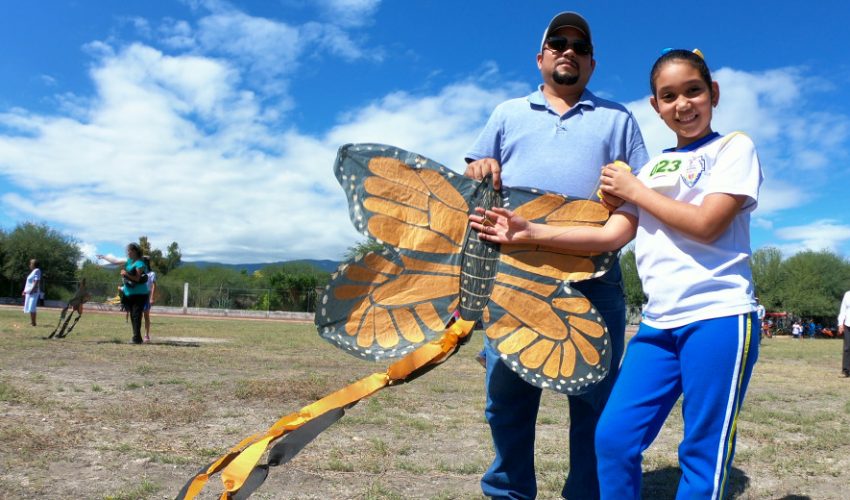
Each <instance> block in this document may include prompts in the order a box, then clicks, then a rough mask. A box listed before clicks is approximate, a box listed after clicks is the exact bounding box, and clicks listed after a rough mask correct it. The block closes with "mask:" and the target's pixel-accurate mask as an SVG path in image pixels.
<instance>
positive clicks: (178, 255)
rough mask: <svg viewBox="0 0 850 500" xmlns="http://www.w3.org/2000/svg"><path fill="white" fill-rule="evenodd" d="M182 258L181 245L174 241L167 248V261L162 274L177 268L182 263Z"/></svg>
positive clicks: (164, 263)
mask: <svg viewBox="0 0 850 500" xmlns="http://www.w3.org/2000/svg"><path fill="white" fill-rule="evenodd" d="M182 259H183V253H182V252H181V251H180V245H178V244H177V242H176V241H172V242H171V244H170V245H168V249H167V250H166V254H165V261H164V262H163V266H162V274H168V273H169V272H171V271H173V270H174V269H177V267H178V266H180V264H181V263H182Z"/></svg>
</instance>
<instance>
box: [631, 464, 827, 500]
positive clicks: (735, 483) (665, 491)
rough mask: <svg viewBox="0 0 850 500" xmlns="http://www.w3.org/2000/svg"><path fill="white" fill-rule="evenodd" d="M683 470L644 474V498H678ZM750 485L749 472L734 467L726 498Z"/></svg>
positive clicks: (798, 499)
mask: <svg viewBox="0 0 850 500" xmlns="http://www.w3.org/2000/svg"><path fill="white" fill-rule="evenodd" d="M681 476H682V471H681V470H680V469H679V468H678V467H664V468H663V469H657V470H653V471H649V472H645V473H644V474H643V487H642V489H641V497H642V498H652V499H653V500H668V499H670V500H672V499H674V498H676V489H677V488H678V487H679V478H680V477H681ZM749 485H750V478H749V477H747V474H746V473H745V472H744V471H742V470H741V469H738V468H736V467H732V471H731V472H730V474H729V484H727V485H726V496H725V498H739V497H741V495H743V493H744V492H745V491H746V490H747V487H748V486H749ZM784 500H811V499H809V497H802V496H801V497H798V496H788V497H785V499H784Z"/></svg>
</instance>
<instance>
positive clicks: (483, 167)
mask: <svg viewBox="0 0 850 500" xmlns="http://www.w3.org/2000/svg"><path fill="white" fill-rule="evenodd" d="M487 174H493V189H501V188H502V166H501V165H499V162H498V161H496V159H495V158H482V159H480V160H475V161H473V162H471V163H469V164H468V165H467V166H466V172H464V173H463V175H464V176H466V177H470V178H472V179H475V180H477V181H480V180H484V177H487Z"/></svg>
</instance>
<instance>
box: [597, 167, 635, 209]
mask: <svg viewBox="0 0 850 500" xmlns="http://www.w3.org/2000/svg"><path fill="white" fill-rule="evenodd" d="M643 187H644V186H643V183H641V182H640V181H639V180H638V178H637V177H635V176H634V175H633V174H632V173H631V172H629V171H627V170H625V169H622V168H620V167H618V166H616V165H614V164H613V163H609V164H608V165H605V167H603V168H602V177H601V178H600V179H599V189H601V190H602V193H603V194H604V195H608V196H613V197H616V198H620V199H622V200H625V201H628V202H631V203H634V202H635V199H637V197H638V195H639V194H640V191H641V189H643Z"/></svg>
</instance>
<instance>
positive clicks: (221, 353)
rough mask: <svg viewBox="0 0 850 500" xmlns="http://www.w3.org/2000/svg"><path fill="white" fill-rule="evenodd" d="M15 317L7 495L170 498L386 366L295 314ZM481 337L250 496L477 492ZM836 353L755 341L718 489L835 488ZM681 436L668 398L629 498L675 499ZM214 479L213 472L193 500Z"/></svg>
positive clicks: (544, 418) (484, 461) (742, 494)
mask: <svg viewBox="0 0 850 500" xmlns="http://www.w3.org/2000/svg"><path fill="white" fill-rule="evenodd" d="M56 318H58V312H56V313H55V317H53V316H50V315H49V314H48V313H44V314H43V315H40V316H39V319H40V321H42V322H44V323H45V324H48V323H51V322H55V320H56ZM25 320H26V318H25V317H24V315H23V314H22V313H20V312H19V311H6V310H0V415H2V429H0V441H2V443H3V444H4V446H3V447H2V448H0V488H2V491H3V492H4V493H3V495H5V496H7V497H8V498H57V499H58V498H69V497H80V498H122V499H131V498H133V499H134V498H173V497H174V495H175V494H176V493H177V491H179V489H180V488H181V487H182V486H183V484H184V483H185V482H186V481H187V480H188V479H190V478H191V477H192V476H193V474H194V473H196V472H197V471H198V469H199V468H200V467H201V466H204V465H206V464H208V463H210V462H211V461H212V460H213V459H215V458H216V457H218V456H219V455H220V454H221V453H223V452H225V451H226V450H227V449H228V448H229V447H230V446H233V445H234V444H236V443H237V442H239V441H240V440H241V439H242V438H244V437H246V436H248V435H250V434H253V433H255V432H260V431H264V430H266V429H267V428H268V427H269V426H270V425H271V424H272V423H274V422H275V421H276V420H277V419H278V418H280V417H281V416H282V415H285V414H288V413H291V412H294V411H296V410H298V409H299V408H301V407H303V406H305V405H307V404H309V403H311V402H313V401H315V400H316V399H318V398H320V397H322V396H324V395H326V394H328V393H330V392H332V391H335V390H337V389H339V388H341V387H343V386H344V385H347V384H348V383H350V382H353V381H354V380H357V379H360V378H362V377H364V376H366V375H368V374H370V373H373V372H381V371H383V370H384V369H385V366H384V365H375V364H369V363H366V362H363V361H359V360H357V359H355V358H353V357H351V356H348V355H346V354H344V353H342V352H340V351H338V350H336V349H334V348H333V347H332V346H331V345H330V344H327V343H324V342H323V341H321V340H319V339H318V338H317V336H316V335H315V333H314V332H313V328H312V326H311V325H302V324H284V323H275V322H258V321H238V320H208V319H197V318H195V319H192V318H177V317H155V318H154V329H153V332H152V334H153V337H154V339H155V342H154V343H153V344H150V345H140V346H136V345H130V344H128V343H127V341H128V340H129V338H130V332H129V327H128V326H127V325H126V324H125V323H124V318H123V316H122V315H108V314H98V315H88V314H87V315H85V316H84V317H83V319H82V320H81V321H80V323H79V324H78V325H77V328H76V329H75V330H74V332H73V333H72V334H71V336H70V337H68V338H66V339H63V340H49V341H48V340H43V339H42V337H44V336H46V335H47V334H48V333H49V332H50V331H51V330H52V326H53V325H52V324H50V326H39V327H36V328H32V327H29V326H28V325H27V324H26V323H25ZM169 342H173V343H183V344H184V345H192V346H194V348H192V349H182V348H179V347H177V345H175V344H170V343H169ZM480 342H481V339H480V337H479V336H477V334H476V336H475V337H474V338H473V339H472V340H471V342H470V345H468V346H464V348H462V349H461V351H460V352H459V353H458V354H457V355H456V356H455V357H453V358H451V359H450V360H448V361H447V362H446V363H445V364H444V365H443V366H441V367H439V368H437V369H436V370H434V371H432V372H431V373H429V374H427V375H425V376H423V377H421V378H419V379H417V380H416V381H414V382H412V383H410V384H404V385H401V386H399V387H393V388H389V389H386V390H384V391H382V392H380V393H378V394H377V395H375V396H374V397H372V398H370V399H367V400H364V401H362V402H361V403H359V404H358V405H356V406H355V407H353V408H351V409H349V410H348V412H347V414H346V416H345V417H343V418H342V419H341V420H340V421H339V422H337V423H336V424H334V425H333V426H332V427H330V428H329V429H328V430H327V431H326V432H325V433H323V434H321V435H320V436H319V437H318V438H317V439H316V440H315V441H314V442H313V443H311V444H310V445H309V446H308V447H307V448H305V449H304V451H303V452H302V453H301V454H300V455H299V456H298V457H296V458H295V459H294V460H293V461H292V462H290V463H289V464H287V465H285V466H282V467H277V468H273V469H271V472H270V474H269V478H268V480H267V481H266V483H265V484H264V485H263V486H262V487H261V488H260V489H259V490H258V492H257V493H256V494H255V495H254V497H253V498H295V499H328V498H340V499H349V498H350V499H361V498H363V499H379V498H387V499H408V498H443V499H449V498H451V499H455V498H475V499H477V498H481V494H480V490H479V486H478V481H479V479H480V476H481V474H482V473H483V471H484V470H485V469H486V467H487V466H488V464H489V461H490V459H491V458H492V455H491V450H490V438H489V430H488V427H487V425H486V422H485V421H484V417H483V403H484V396H483V375H484V373H483V370H482V369H481V367H480V366H479V365H478V364H477V363H476V362H475V360H474V359H473V355H474V353H475V352H476V351H477V350H478V347H479V346H480ZM839 360H840V342H838V341H830V340H813V341H792V340H785V339H770V340H765V342H764V343H763V344H762V348H761V359H760V361H759V364H758V366H757V368H756V372H755V375H754V378H753V381H752V383H751V386H750V392H749V395H748V400H747V402H746V403H745V407H744V411H743V413H742V415H741V419H740V422H739V428H738V432H739V436H740V437H739V440H738V454H737V457H736V460H735V469H734V471H733V475H732V482H731V484H730V490H731V493H732V497H734V498H744V499H749V498H752V499H764V498H812V499H843V498H847V493H846V492H847V484H850V476H849V475H848V471H850V433H848V432H847V429H848V428H850V380H848V379H842V378H839V377H838V366H839ZM566 407H567V404H566V399H565V398H564V397H563V396H560V395H557V394H555V393H551V392H546V393H545V394H544V398H543V403H542V406H541V410H540V415H539V417H538V438H537V443H536V450H537V451H536V454H537V456H536V465H537V472H538V484H539V488H540V498H558V496H559V493H560V490H561V487H562V486H563V480H564V477H565V474H566V472H567V471H568V469H569V461H568V455H567V439H566V436H567V428H568V426H569V420H568V416H567V415H568V412H567V411H566ZM681 430H682V426H681V417H680V413H679V408H678V407H677V408H676V409H675V410H674V413H673V415H672V416H671V417H670V419H669V421H668V423H667V425H665V427H664V429H663V430H662V432H661V434H660V435H659V437H658V439H657V440H656V442H655V443H654V444H653V446H652V447H651V448H650V449H649V450H648V451H647V453H646V455H645V460H644V470H645V476H644V496H645V498H653V499H665V498H674V496H675V488H676V482H677V481H678V475H679V471H678V467H677V458H676V447H677V444H678V440H679V438H680V435H681ZM220 484H221V483H220V480H219V478H218V477H214V478H213V479H212V480H211V481H210V483H209V486H208V487H207V489H206V490H205V492H204V495H203V498H216V497H217V494H218V493H220V491H221V487H220ZM0 496H2V495H0Z"/></svg>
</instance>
